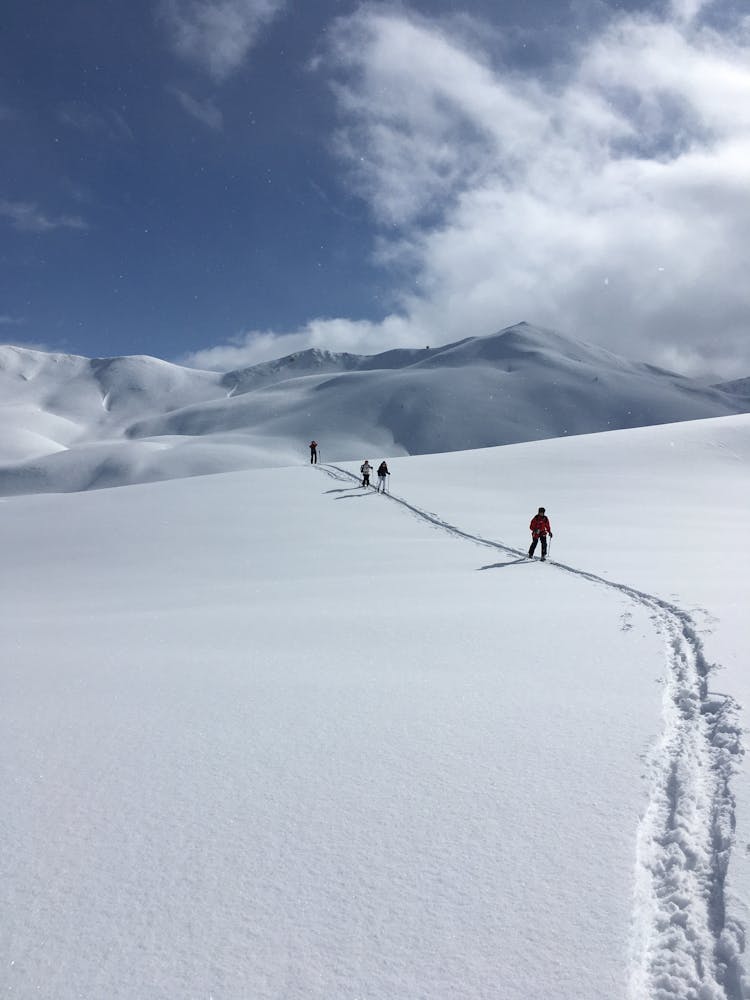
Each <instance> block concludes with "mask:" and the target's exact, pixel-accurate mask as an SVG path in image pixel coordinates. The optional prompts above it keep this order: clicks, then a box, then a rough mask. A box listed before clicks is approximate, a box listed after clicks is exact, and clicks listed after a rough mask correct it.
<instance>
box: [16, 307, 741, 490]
mask: <svg viewBox="0 0 750 1000" xmlns="http://www.w3.org/2000/svg"><path fill="white" fill-rule="evenodd" d="M732 385H734V384H732ZM0 399H1V400H2V403H0V412H1V413H2V422H1V425H0V494H6V495H7V494H16V493H35V492H65V491H71V490H85V489H92V488H101V487H105V486H117V485H122V484H126V483H133V482H145V481H151V480H158V479H171V478H179V477H182V476H191V475H201V474H204V473H210V472H221V471H232V470H238V469H244V468H254V467H268V466H282V465H288V464H295V463H297V462H299V461H300V460H302V459H304V457H305V445H306V443H307V441H308V440H309V439H310V438H311V437H315V438H316V439H317V440H318V441H319V442H320V444H321V449H322V456H323V458H324V459H330V460H346V459H359V458H363V457H370V458H371V459H374V458H376V457H378V456H382V455H387V456H395V455H405V454H427V453H434V452H448V451H458V450H465V449H470V448H483V447H490V446H493V445H499V444H508V443H516V442H522V441H529V440H536V439H541V438H553V437H562V436H566V435H574V434H587V433H592V432H596V431H603V430H611V429H619V428H628V427H639V426H645V425H652V424H662V423H671V422H676V421H682V420H694V419H700V418H703V417H714V416H725V415H729V414H734V413H740V412H746V411H747V410H749V409H750V398H747V397H746V396H743V395H742V394H741V393H738V391H737V390H736V389H735V388H732V389H729V387H728V386H723V387H705V386H701V385H699V384H698V383H696V382H694V381H693V380H691V379H688V378H685V377H683V376H680V375H677V374H675V373H673V372H669V371H665V370H663V369H658V368H654V367H653V366H650V365H645V364H639V363H636V362H633V361H629V360H627V359H625V358H622V357H619V356H617V355H615V354H611V353H610V352H608V351H605V350H602V349H601V348H598V347H594V346H592V345H590V344H586V343H583V342H579V341H576V340H573V339H570V338H567V337H564V336H562V335H560V334H558V333H555V332H553V331H550V330H544V329H540V328H537V327H533V326H530V325H528V324H526V323H520V324H518V325H516V326H513V327H510V328H508V329H507V330H503V331H501V332H499V333H496V334H493V335H491V336H486V337H468V338H466V339H465V340H461V341H459V342H457V343H454V344H448V345H445V346H443V347H437V348H433V349H430V348H421V349H413V350H405V349H400V350H391V351H387V352H384V353H382V354H377V355H373V356H360V355H355V354H348V353H345V354H335V353H331V352H328V351H321V350H317V349H315V350H308V351H302V352H298V353H295V354H291V355H288V356H287V357H284V358H279V359H277V360H275V361H271V362H266V363H264V364H260V365H255V366H252V367H250V368H246V369H241V370H237V371H231V372H227V373H224V374H222V373H217V372H206V371H198V370H195V369H190V368H185V367H181V366H179V365H173V364H169V363H167V362H165V361H159V360H157V359H155V358H148V357H133V358H109V359H95V360H90V359H87V358H81V357H75V356H70V355H63V354H46V353H44V352H40V351H32V350H27V349H23V348H18V347H7V346H6V347H0Z"/></svg>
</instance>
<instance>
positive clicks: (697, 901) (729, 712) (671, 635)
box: [319, 465, 750, 1000]
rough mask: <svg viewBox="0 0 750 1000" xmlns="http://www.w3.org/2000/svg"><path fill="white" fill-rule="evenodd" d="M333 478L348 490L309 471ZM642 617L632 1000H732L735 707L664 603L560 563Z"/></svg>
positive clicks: (673, 609) (736, 944) (736, 941)
mask: <svg viewBox="0 0 750 1000" xmlns="http://www.w3.org/2000/svg"><path fill="white" fill-rule="evenodd" d="M319 469H320V471H321V472H325V473H326V474H327V475H329V476H331V477H332V478H334V479H336V480H338V481H351V480H355V481H358V478H357V476H356V475H354V474H353V473H351V472H348V471H347V470H346V469H342V468H340V467H338V466H334V465H327V466H319ZM388 499H389V500H391V501H392V502H393V503H397V504H399V505H400V506H402V507H404V508H405V509H406V510H408V511H409V512H410V513H411V514H412V515H414V516H415V517H418V518H420V519H421V520H423V521H426V522H428V523H429V524H432V525H433V526H434V527H435V528H438V529H440V530H441V531H445V532H447V533H448V534H450V535H453V536H454V537H456V538H460V539H464V540H466V541H470V542H473V543H474V544H478V545H483V546H486V547H489V548H492V549H495V550H499V551H500V552H504V553H506V554H508V555H513V556H516V557H518V556H525V554H526V553H525V552H523V551H522V550H520V549H515V548H513V547H511V546H508V545H504V544H502V543H501V542H496V541H492V540H490V539H487V538H483V537H482V536H481V535H476V534H472V533H470V532H467V531H463V530H462V529H461V528H458V527H456V526H455V525H452V524H449V523H448V522H446V521H444V520H443V519H442V518H440V517H439V516H438V515H437V514H433V513H431V512H429V511H426V510H423V509H421V508H420V507H417V506H415V505H414V504H411V503H409V502H408V501H407V500H404V499H403V498H402V497H399V496H394V495H393V494H388ZM551 565H552V566H554V567H555V568H556V569H558V570H559V571H561V572H563V573H570V574H572V575H574V576H578V577H580V578H582V579H584V580H588V581H589V582H591V583H592V584H595V585H597V586H601V587H607V588H609V589H611V590H616V591H618V592H619V593H620V594H623V595H625V596H626V597H628V598H629V599H630V600H632V601H634V602H635V603H636V604H639V605H641V606H642V607H644V608H646V609H648V610H649V612H650V613H651V617H652V619H653V620H654V623H655V625H656V627H657V628H658V630H659V632H660V633H661V634H662V635H663V636H664V640H665V660H666V671H665V679H664V692H663V704H662V716H663V731H662V734H661V737H660V739H659V741H658V744H657V745H656V746H655V748H654V749H653V751H652V753H651V758H650V761H649V783H650V787H649V795H648V802H647V805H646V808H645V811H644V814H643V816H642V818H641V820H640V823H639V826H638V831H637V845H636V875H635V892H634V912H633V930H632V939H631V948H630V966H631V979H630V997H631V1000H742V998H743V997H747V996H750V993H748V992H746V990H747V982H746V980H745V981H744V983H745V986H744V989H743V967H742V953H743V950H744V944H745V940H744V929H743V927H742V925H741V924H740V922H739V921H738V920H737V919H735V918H734V917H733V916H732V914H731V913H729V912H728V907H727V900H726V893H725V884H726V877H727V871H728V867H729V858H730V853H731V849H732V845H733V841H734V826H735V800H734V795H733V793H732V788H731V779H732V776H733V775H734V773H735V770H736V767H737V764H738V762H739V758H740V756H741V755H742V753H743V747H742V729H741V725H740V720H739V710H738V706H737V704H736V702H735V701H734V700H733V699H732V698H731V697H730V696H729V695H725V694H717V693H712V692H710V691H709V689H708V680H709V677H710V676H711V674H712V672H713V671H714V670H715V669H716V667H715V665H712V664H710V663H709V662H708V661H707V660H706V657H705V654H704V651H703V643H702V641H701V639H700V637H699V636H698V633H697V629H696V626H695V623H694V622H693V619H692V618H691V616H690V614H689V613H688V612H686V611H684V610H682V609H681V608H679V607H677V606H676V605H674V604H671V603H669V602H668V601H664V600H662V599H661V598H659V597H656V596H654V595H652V594H647V593H645V592H644V591H640V590H638V589H636V588H634V587H630V586H628V585H627V584H621V583H616V582H613V581H612V580H607V579H605V578H604V577H601V576H597V575H596V574H595V573H589V572H586V571H585V570H581V569H577V568H575V567H573V566H567V565H565V564H563V563H560V562H557V561H555V562H554V563H551Z"/></svg>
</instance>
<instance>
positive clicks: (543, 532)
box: [529, 507, 552, 562]
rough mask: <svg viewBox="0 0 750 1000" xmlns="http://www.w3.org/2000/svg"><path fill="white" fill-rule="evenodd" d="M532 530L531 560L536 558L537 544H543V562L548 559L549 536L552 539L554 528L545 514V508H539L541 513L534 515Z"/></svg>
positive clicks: (530, 526)
mask: <svg viewBox="0 0 750 1000" xmlns="http://www.w3.org/2000/svg"><path fill="white" fill-rule="evenodd" d="M529 528H530V529H531V538H532V542H531V548H530V549H529V559H533V558H534V551H535V549H536V543H537V542H541V543H542V562H544V560H545V559H546V558H547V535H549V537H550V538H552V528H551V527H550V523H549V518H548V517H547V515H546V514H545V513H544V507H540V508H539V512H538V513H537V514H534V516H533V517H532V519H531V524H530V525H529Z"/></svg>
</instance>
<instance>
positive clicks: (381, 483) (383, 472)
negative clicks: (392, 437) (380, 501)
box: [378, 459, 390, 493]
mask: <svg viewBox="0 0 750 1000" xmlns="http://www.w3.org/2000/svg"><path fill="white" fill-rule="evenodd" d="M386 476H390V472H389V471H388V466H387V465H386V463H385V459H383V461H382V462H381V463H380V465H379V466H378V493H385V477H386Z"/></svg>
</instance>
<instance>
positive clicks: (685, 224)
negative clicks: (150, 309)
mask: <svg viewBox="0 0 750 1000" xmlns="http://www.w3.org/2000/svg"><path fill="white" fill-rule="evenodd" d="M704 6H705V5H703V4H699V3H698V2H697V0H696V2H690V0H683V2H678V0H675V3H674V4H673V6H672V9H671V14H668V15H665V16H661V17H659V16H656V15H653V14H652V15H645V14H643V13H639V14H618V15H616V16H615V17H614V18H613V19H611V20H610V21H609V22H608V23H607V24H605V25H604V26H603V27H601V28H600V29H599V30H598V31H597V32H596V33H595V34H593V35H589V36H588V38H587V40H586V41H584V42H582V43H581V45H580V47H579V49H578V50H577V51H576V52H575V54H574V57H573V58H572V59H571V62H570V63H569V65H568V66H567V68H566V71H565V72H563V70H562V68H561V67H560V66H557V67H556V75H555V78H554V80H552V79H550V80H547V81H545V80H544V79H542V78H540V77H539V76H538V75H532V74H531V73H529V72H522V71H521V70H519V69H518V68H509V67H508V66H504V65H493V64H492V59H491V53H490V52H489V51H487V52H482V51H481V46H480V45H478V44H477V42H476V34H477V33H476V32H475V33H474V38H473V39H472V42H471V44H469V43H466V42H464V41H463V40H462V36H461V33H460V32H457V31H454V30H453V25H451V27H450V29H449V28H448V27H446V25H445V23H442V22H437V21H428V20H427V19H425V18H423V17H418V16H415V15H412V14H409V13H408V12H406V11H405V10H404V9H403V8H391V7H389V6H387V5H385V4H369V5H365V6H363V7H361V8H360V9H359V10H358V11H357V12H355V13H354V14H353V15H351V16H348V17H346V18H343V19H341V20H339V21H338V22H337V23H336V24H335V25H334V27H333V29H332V30H331V32H330V33H329V37H330V48H329V50H328V52H327V54H326V55H324V56H323V57H322V58H321V59H320V60H318V63H317V65H318V69H319V70H321V71H324V72H328V73H330V74H331V76H332V85H333V87H334V92H335V95H336V99H337V101H338V107H339V114H340V127H339V129H338V132H337V134H336V136H335V149H336V151H337V153H338V155H339V156H340V157H341V159H342V162H343V164H344V165H345V167H346V170H347V176H348V178H349V182H350V183H351V185H352V187H353V190H354V191H356V193H357V194H358V195H359V196H360V197H361V198H362V199H363V200H364V201H365V202H366V204H367V206H368V208H369V210H370V212H371V215H372V218H373V221H374V223H375V224H376V226H377V227H378V231H379V236H378V240H377V257H378V259H379V260H380V262H381V263H383V265H384V266H387V267H388V268H390V270H391V273H392V275H393V280H394V283H395V284H396V286H397V288H400V294H399V297H398V300H397V302H398V308H397V312H398V315H395V316H392V317H389V318H388V319H387V320H386V321H385V322H384V323H383V324H380V325H378V324H361V323H356V322H351V321H346V320H336V321H330V320H329V321H326V320H320V321H315V322H314V323H310V324H308V326H307V327H305V328H304V329H302V330H299V331H297V332H296V333H295V334H294V336H293V337H292V338H290V339H289V340H286V339H282V340H278V339H275V338H274V337H273V335H265V337H263V338H259V339H258V340H257V341H256V339H255V336H256V335H254V334H248V335H247V336H246V337H245V338H244V339H243V341H242V343H241V344H239V345H235V347H234V349H235V350H237V351H240V352H245V354H244V355H243V356H247V357H251V356H253V351H254V350H255V349H256V348H255V347H254V346H253V345H254V344H257V350H258V351H259V352H260V353H262V354H263V355H264V356H268V352H269V351H270V350H274V351H275V352H276V354H282V353H287V350H296V349H299V348H301V347H304V346H321V347H329V348H332V349H349V350H360V351H363V350H364V351H377V350H382V349H384V348H387V347H391V346H397V345H399V344H400V345H404V344H409V345H415V344H420V343H433V344H436V343H445V342H447V341H449V340H453V339H459V338H460V337H464V336H468V335H472V334H482V333H491V332H493V331H494V330H497V329H500V328H501V327H503V326H505V325H509V324H511V323H515V322H517V321H519V320H522V319H525V320H528V321H529V322H536V323H540V324H543V325H548V326H552V327H555V328H557V329H560V330H561V331H563V332H565V331H567V332H569V333H571V334H574V335H577V336H580V337H583V338H585V339H589V340H591V341H593V342H597V343H601V344H603V345H604V346H607V347H610V348H611V349H613V350H619V351H622V352H623V353H626V354H628V355H630V356H635V357H640V358H643V359H644V360H651V361H653V362H655V363H665V364H668V365H670V366H672V367H677V368H683V369H684V370H686V371H690V372H692V373H695V374H698V373H699V372H700V370H701V368H703V369H704V370H713V371H715V372H719V373H721V374H724V375H726V376H727V377H730V376H740V375H746V374H748V372H750V337H748V333H749V332H750V281H748V280H747V275H748V274H750V174H748V169H747V164H748V163H750V58H749V57H750V21H749V22H748V23H746V24H745V26H744V28H743V27H742V23H740V24H738V25H735V29H736V30H731V31H730V29H729V28H727V31H726V33H723V34H722V33H720V32H719V31H718V29H716V28H711V27H710V26H709V25H708V23H707V18H706V17H703V16H699V15H701V14H702V13H705V12H702V8H703V7H704ZM237 356H238V357H239V354H238V355H237ZM259 356H260V355H259ZM222 367H223V365H222Z"/></svg>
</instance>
